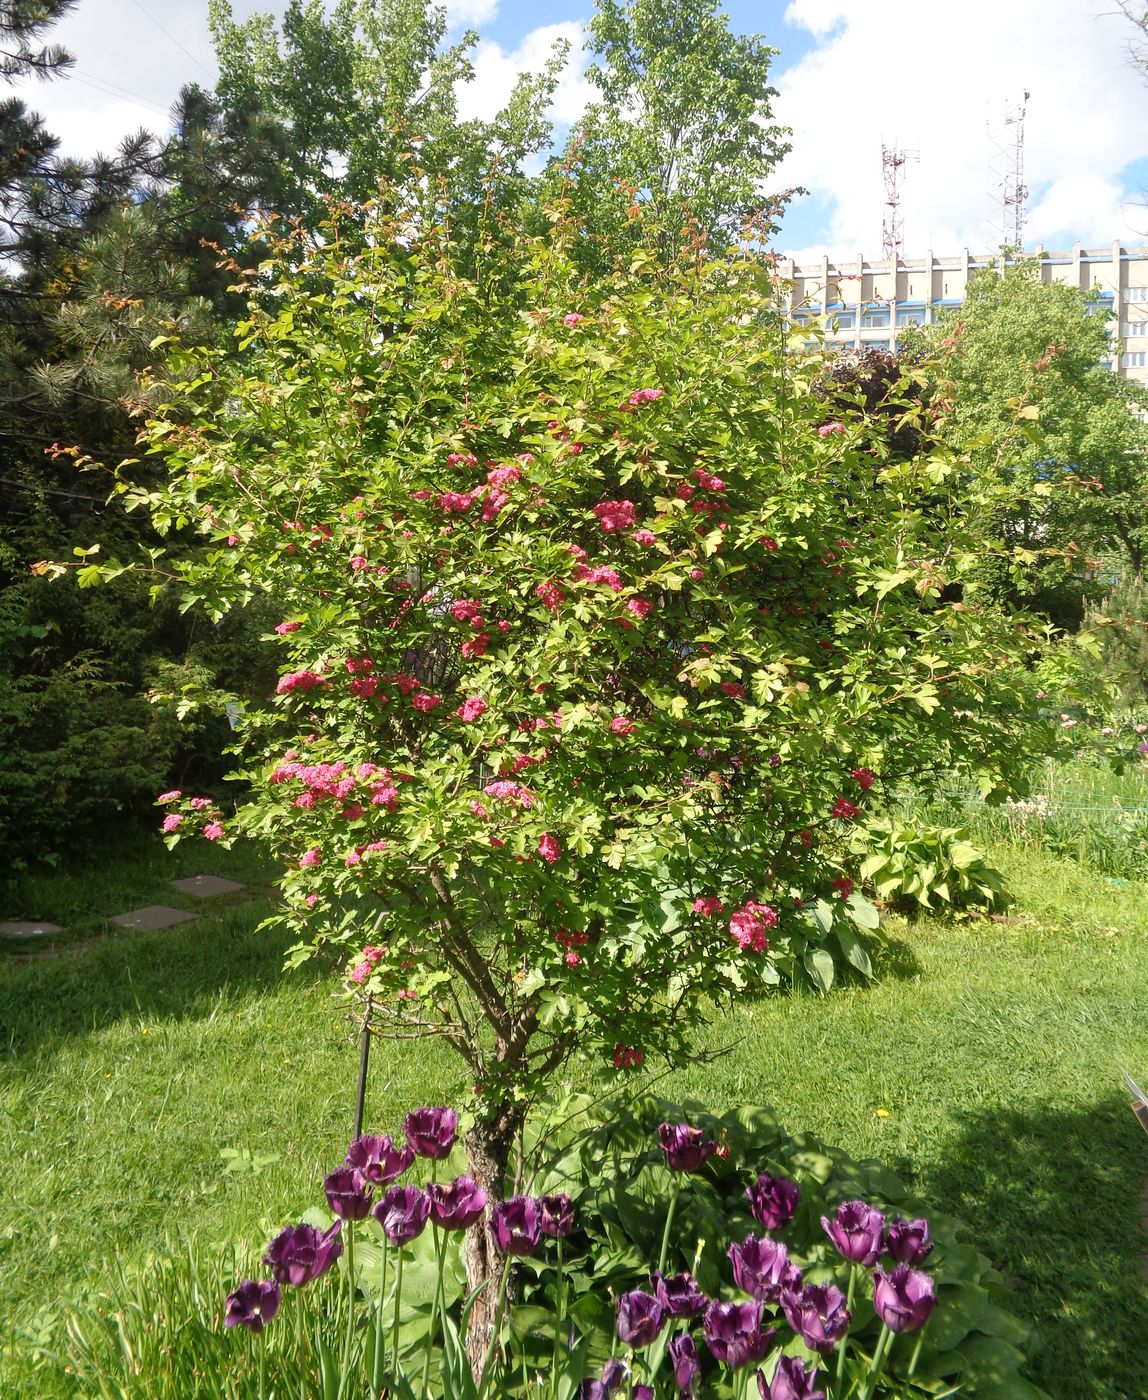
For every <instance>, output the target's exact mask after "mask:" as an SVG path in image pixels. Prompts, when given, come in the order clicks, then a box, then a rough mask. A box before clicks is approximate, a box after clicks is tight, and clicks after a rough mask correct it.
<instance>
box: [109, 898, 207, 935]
mask: <svg viewBox="0 0 1148 1400" xmlns="http://www.w3.org/2000/svg"><path fill="white" fill-rule="evenodd" d="M195 917H196V915H195V914H189V913H188V912H187V910H186V909H172V908H169V906H168V905H166V904H145V905H144V907H143V908H142V909H133V910H131V912H130V913H127V914H113V915H112V923H113V924H119V926H120V928H142V929H149V930H150V929H156V928H171V926H172V925H173V924H185V923H187V921H188V920H189V919H194V918H195Z"/></svg>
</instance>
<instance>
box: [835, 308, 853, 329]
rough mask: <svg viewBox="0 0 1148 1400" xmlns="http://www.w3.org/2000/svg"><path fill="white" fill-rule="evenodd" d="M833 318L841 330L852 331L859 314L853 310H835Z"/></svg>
mask: <svg viewBox="0 0 1148 1400" xmlns="http://www.w3.org/2000/svg"><path fill="white" fill-rule="evenodd" d="M831 320H832V323H833V325H835V326H836V327H837V329H838V330H839V331H851V330H852V329H853V328H854V326H856V324H857V315H856V312H853V311H834V312H832V313H831Z"/></svg>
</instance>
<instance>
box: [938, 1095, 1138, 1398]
mask: <svg viewBox="0 0 1148 1400" xmlns="http://www.w3.org/2000/svg"><path fill="white" fill-rule="evenodd" d="M957 1123H958V1133H957V1135H956V1136H955V1138H954V1139H953V1140H952V1141H950V1142H948V1143H946V1144H945V1145H944V1147H945V1150H944V1153H943V1155H942V1156H941V1157H940V1159H939V1161H938V1163H937V1164H936V1165H934V1166H925V1167H923V1168H922V1169H920V1170H918V1172H917V1173H916V1179H915V1183H914V1184H915V1186H916V1187H917V1188H918V1189H919V1191H920V1192H921V1194H922V1195H923V1196H924V1197H925V1198H926V1199H927V1200H930V1201H933V1202H935V1203H936V1204H937V1205H938V1206H939V1207H942V1208H943V1209H945V1210H947V1211H951V1212H952V1214H954V1215H956V1216H959V1217H960V1218H962V1219H963V1220H965V1222H966V1223H967V1224H968V1226H969V1227H970V1230H971V1232H972V1238H973V1240H974V1241H975V1243H976V1245H977V1247H978V1248H979V1249H980V1250H981V1251H982V1252H984V1253H986V1254H988V1255H989V1257H990V1258H991V1259H992V1261H993V1263H994V1264H995V1265H996V1266H997V1268H998V1269H1000V1271H1001V1272H1002V1273H1003V1274H1004V1275H1005V1277H1006V1278H1007V1279H1009V1280H1010V1286H1014V1287H1015V1288H1016V1311H1017V1312H1018V1314H1020V1315H1021V1316H1023V1317H1027V1318H1033V1317H1039V1318H1041V1319H1042V1323H1041V1326H1040V1328H1039V1347H1038V1349H1036V1351H1035V1354H1034V1355H1033V1359H1032V1368H1033V1379H1034V1380H1036V1382H1037V1383H1038V1384H1039V1385H1041V1386H1043V1387H1044V1389H1045V1390H1047V1391H1048V1392H1049V1393H1050V1394H1051V1395H1053V1396H1055V1397H1056V1400H1136V1398H1137V1397H1143V1396H1144V1395H1145V1393H1146V1392H1145V1389H1144V1384H1145V1382H1144V1369H1143V1340H1144V1283H1143V1276H1142V1274H1141V1257H1142V1255H1143V1254H1144V1253H1145V1251H1146V1249H1148V1241H1146V1240H1145V1237H1144V1234H1143V1231H1142V1227H1141V1222H1140V1197H1141V1192H1142V1190H1143V1187H1144V1181H1145V1177H1148V1138H1146V1137H1145V1135H1144V1133H1143V1131H1142V1130H1141V1129H1140V1127H1139V1126H1138V1125H1137V1123H1136V1120H1135V1119H1134V1118H1133V1116H1132V1114H1131V1112H1130V1111H1129V1108H1128V1105H1127V1101H1126V1100H1124V1099H1122V1098H1120V1097H1119V1095H1116V1094H1112V1095H1106V1096H1105V1097H1104V1098H1102V1099H1099V1100H1098V1101H1097V1103H1096V1105H1095V1107H1094V1108H1092V1109H1089V1110H1087V1111H1069V1112H1059V1111H1056V1110H1050V1111H1049V1112H1048V1113H1047V1114H1041V1113H1040V1112H1039V1111H1038V1109H1037V1108H1036V1107H1035V1106H1031V1107H1029V1106H1026V1107H1025V1108H1023V1109H1016V1110H1010V1111H1005V1110H1001V1109H984V1110H979V1111H969V1112H964V1113H961V1114H959V1115H958V1117H957Z"/></svg>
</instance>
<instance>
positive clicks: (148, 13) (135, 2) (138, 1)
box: [132, 0, 215, 80]
mask: <svg viewBox="0 0 1148 1400" xmlns="http://www.w3.org/2000/svg"><path fill="white" fill-rule="evenodd" d="M132 4H133V5H135V7H136V9H137V10H140V11H141V12H142V13H143V14H145V15H146V16H147V17H148V19H150V20H151V22H152V24H154V25H155V27H156V28H157V29H158V30H159V31H160V33H161V34H166V35H167V37H168V38H169V39H170V40H171V42H172V43H173V44H174V45H175V46H176V48H177V49H180V50H181V51H182V52H183V53H185V54H187V56H188V58H190V59H191V61H192V63H194V64H195V65H196V67H197V68H201V69H202V70H203V71H204V72H205V73H206V74H207V76H208V77H209V78H211V79H212V80H214V78H215V74H214V73H213V72H212V71H211V69H210V68H208V66H207V65H206V64H205V63H201V62H200V61H199V59H198V58H196V56H195V54H193V53H192V51H191V50H190V49H188V48H184V46H183V44H181V43H180V41H179V40H178V39H177V38H176V37H175V35H174V34H173V33H172V32H171V30H170V29H165V28H164V27H163V25H162V24H161V23H160V22H159V20H158V19H156V17H155V15H153V14H152V12H151V11H150V10H149V9H148V8H147V7H146V6H145V5H144V4H142V0H132Z"/></svg>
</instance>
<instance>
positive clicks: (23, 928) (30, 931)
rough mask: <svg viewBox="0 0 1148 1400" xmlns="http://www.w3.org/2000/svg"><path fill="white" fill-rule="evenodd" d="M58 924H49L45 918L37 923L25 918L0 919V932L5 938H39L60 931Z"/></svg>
mask: <svg viewBox="0 0 1148 1400" xmlns="http://www.w3.org/2000/svg"><path fill="white" fill-rule="evenodd" d="M62 932H63V930H62V929H61V927H60V925H59V924H50V923H48V921H47V920H46V919H41V920H40V921H39V922H38V923H35V922H29V921H28V920H26V919H3V920H0V933H2V934H4V935H5V937H7V938H41V937H43V936H44V935H45V934H48V933H62Z"/></svg>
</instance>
